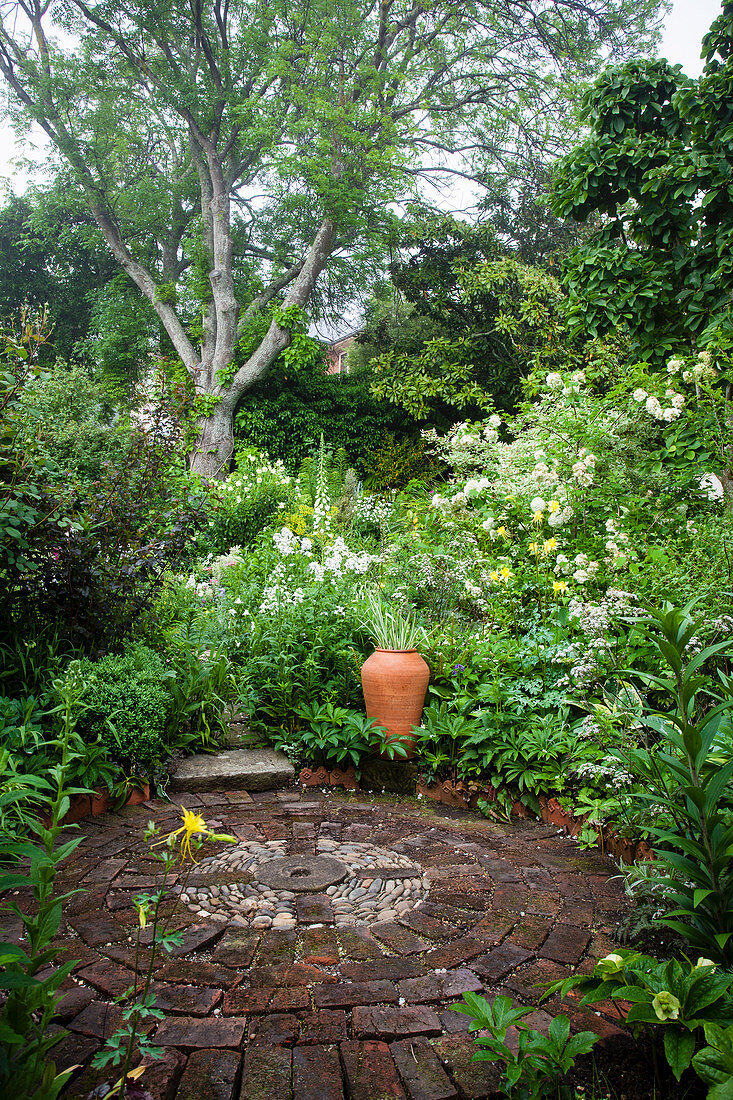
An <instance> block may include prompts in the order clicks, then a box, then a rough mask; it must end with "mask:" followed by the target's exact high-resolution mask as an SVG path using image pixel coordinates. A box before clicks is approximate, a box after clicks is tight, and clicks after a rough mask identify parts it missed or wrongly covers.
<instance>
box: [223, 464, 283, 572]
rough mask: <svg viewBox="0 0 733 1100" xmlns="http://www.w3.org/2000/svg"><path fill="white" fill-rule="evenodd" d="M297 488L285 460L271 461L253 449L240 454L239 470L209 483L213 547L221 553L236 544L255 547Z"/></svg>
mask: <svg viewBox="0 0 733 1100" xmlns="http://www.w3.org/2000/svg"><path fill="white" fill-rule="evenodd" d="M294 491H295V487H294V483H293V479H292V478H291V477H290V475H289V474H288V473H287V471H286V469H285V467H284V465H283V463H282V462H280V461H276V462H271V461H270V460H269V459H268V458H267V457H265V456H264V455H261V454H260V453H259V452H257V451H253V450H251V449H250V450H247V451H244V452H242V453H240V454H239V456H238V460H237V469H236V470H235V471H234V472H233V473H231V474H230V475H229V476H228V477H227V478H226V479H225V480H224V481H221V482H216V483H213V484H210V485H209V486H208V492H209V495H210V497H211V498H212V499H213V510H212V516H211V519H210V521H209V528H208V531H207V536H208V540H209V542H210V544H211V546H212V547H213V548H214V550H216V551H217V552H218V553H220V554H222V553H225V552H226V550H227V548H228V547H230V546H232V545H238V546H251V545H252V544H253V543H254V542H255V540H256V539H257V537H258V535H259V534H260V532H261V531H262V530H263V529H264V528H265V527H267V526H269V525H270V524H272V523H274V522H276V520H277V517H278V515H279V514H280V513H282V512H284V511H285V509H286V507H287V505H288V502H289V501H290V500H291V499H292V498H293V496H294Z"/></svg>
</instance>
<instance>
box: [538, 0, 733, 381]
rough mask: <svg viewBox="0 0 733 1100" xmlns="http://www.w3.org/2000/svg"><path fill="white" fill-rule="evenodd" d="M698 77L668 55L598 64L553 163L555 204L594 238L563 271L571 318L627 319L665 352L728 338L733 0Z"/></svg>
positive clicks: (656, 350)
mask: <svg viewBox="0 0 733 1100" xmlns="http://www.w3.org/2000/svg"><path fill="white" fill-rule="evenodd" d="M703 55H704V57H705V62H706V63H705V68H704V71H703V74H702V76H701V77H700V78H699V80H692V79H690V78H688V77H686V76H685V75H684V73H683V72H682V70H681V68H680V66H678V65H676V66H671V65H670V64H669V63H668V62H666V61H635V62H629V63H628V64H626V65H624V66H620V67H612V68H610V69H608V70H607V71H606V72H604V73H603V74H602V76H601V77H600V78H599V80H598V81H597V82H596V84H595V85H594V87H593V88H592V89H591V91H590V92H589V94H588V96H587V99H586V102H585V118H586V121H587V123H588V126H589V134H588V137H587V139H586V140H585V141H584V142H583V143H582V144H581V145H580V146H578V147H577V148H576V149H574V150H573V151H572V152H571V153H570V154H568V156H567V157H565V158H564V160H563V162H562V163H561V165H560V166H559V170H558V172H557V176H556V185H555V195H554V199H553V205H554V209H555V211H556V213H557V214H559V215H562V216H564V217H571V218H574V219H577V220H580V221H584V220H585V219H586V218H588V217H589V215H591V214H593V213H597V214H599V215H601V219H602V221H601V225H600V227H599V229H598V231H597V232H596V233H595V235H594V236H593V238H592V239H591V240H589V241H587V242H586V243H584V244H582V245H581V246H579V247H578V248H577V250H576V251H575V252H574V253H573V255H572V256H571V258H570V260H569V263H568V265H567V270H566V286H567V289H568V291H569V294H570V317H571V321H574V323H575V326H576V327H577V328H578V329H580V328H582V329H583V330H584V331H586V332H588V333H590V334H591V335H594V336H595V335H602V334H604V333H606V332H609V331H612V330H613V329H616V328H618V327H619V326H624V327H626V328H628V330H629V332H630V335H631V337H632V344H631V350H632V351H633V352H635V354H637V355H638V356H640V357H641V358H643V359H648V360H650V361H663V360H664V359H665V358H666V357H668V356H669V355H670V353H673V354H677V353H680V352H681V353H682V354H685V353H686V352H687V351H688V350H689V349H690V348H691V347H692V346H694V345H700V346H705V345H707V344H709V343H711V342H714V343H717V344H718V345H723V346H725V347H730V346H733V313H732V311H731V303H732V302H733V2H731V0H726V3H724V5H723V12H722V14H721V15H720V17H719V18H718V19H717V20H716V21H715V22H714V23H713V25H712V27H711V29H710V31H709V33H708V34H707V35H706V37H705V39H704V41H703Z"/></svg>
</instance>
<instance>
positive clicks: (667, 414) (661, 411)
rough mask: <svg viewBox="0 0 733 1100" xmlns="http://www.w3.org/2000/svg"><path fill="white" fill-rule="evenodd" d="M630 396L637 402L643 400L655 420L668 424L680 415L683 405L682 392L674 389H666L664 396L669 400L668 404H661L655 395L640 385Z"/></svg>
mask: <svg viewBox="0 0 733 1100" xmlns="http://www.w3.org/2000/svg"><path fill="white" fill-rule="evenodd" d="M631 396H632V397H633V399H634V401H638V402H639V404H641V403H642V401H643V402H644V408H645V409H646V411H647V412H648V413H649V415H650V416H653V417H654V419H655V420H664V421H666V422H667V423H668V424H669V423H671V422H672V421H673V420H678V419H679V417H680V416H682V409H683V408H684V405H685V398H684V394H681V393H676V392H675V391H674V390H666V392H665V397H666V398H667V399H668V400H669V404H668V405H666V406H664V405H662V403H661V401H660V400H659V398H658V397H655V396H654V394H649V393H647V391H646V390H643V389H641V387H640V388H639V389H636V390H634V392H633V394H632V395H631Z"/></svg>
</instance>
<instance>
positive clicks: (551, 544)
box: [542, 535, 558, 554]
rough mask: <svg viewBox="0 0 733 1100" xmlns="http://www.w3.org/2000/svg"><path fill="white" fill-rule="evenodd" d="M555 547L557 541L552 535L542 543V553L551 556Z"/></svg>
mask: <svg viewBox="0 0 733 1100" xmlns="http://www.w3.org/2000/svg"><path fill="white" fill-rule="evenodd" d="M557 545H558V543H557V539H556V538H555V537H554V535H553V537H552V538H550V539H545V541H544V542H543V543H542V553H543V554H552V552H553V551H554V550H557Z"/></svg>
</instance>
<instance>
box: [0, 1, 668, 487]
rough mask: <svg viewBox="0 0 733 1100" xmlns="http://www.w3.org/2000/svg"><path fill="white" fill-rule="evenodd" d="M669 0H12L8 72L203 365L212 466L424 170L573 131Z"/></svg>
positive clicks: (202, 437)
mask: <svg viewBox="0 0 733 1100" xmlns="http://www.w3.org/2000/svg"><path fill="white" fill-rule="evenodd" d="M658 8H659V0H471V2H463V0H213V2H212V0H126V2H125V3H124V4H120V3H119V2H118V0H0V13H1V16H2V22H1V24H0V28H1V29H0V72H2V75H3V76H4V78H5V81H6V84H7V87H8V89H9V91H10V93H11V95H10V97H9V98H10V104H11V107H10V110H11V113H12V114H13V116H14V119H15V122H16V125H17V126H18V127H19V128H20V129H21V130H22V129H23V127H26V128H27V126H28V123H29V121H34V122H35V123H36V124H38V125H40V126H41V127H42V128H43V130H44V131H45V133H46V135H47V136H48V138H49V139H50V142H51V146H52V148H53V149H54V150H55V152H56V155H57V167H58V170H59V171H62V172H66V173H67V174H68V179H69V186H74V187H78V188H81V189H82V191H83V193H84V196H85V199H86V202H87V203H88V205H89V208H90V210H91V212H92V214H93V216H94V218H95V220H96V222H97V224H98V226H99V229H100V231H101V233H102V235H103V237H104V240H105V241H106V243H107V246H108V247H109V249H110V250H111V252H112V254H113V255H114V257H115V259H116V260H117V261H118V263H119V264H120V265H121V267H122V268H123V269H124V271H125V272H126V273H127V275H128V276H129V277H130V279H132V281H133V282H134V283H135V285H136V286H137V287H138V289H139V291H140V292H141V294H143V295H144V296H145V297H146V298H147V299H148V300H149V301H150V302H151V303H152V305H153V307H154V309H155V311H156V313H157V315H158V317H159V319H160V322H161V324H162V325H163V327H164V328H165V331H166V332H167V334H168V336H169V338H170V340H171V342H172V344H173V347H174V348H175V351H176V354H177V355H178V356H179V357H180V359H181V360H182V362H183V363H184V365H185V367H186V369H187V370H188V371H189V373H190V375H191V377H192V378H193V380H194V383H195V387H196V392H197V394H198V396H199V416H200V420H199V428H200V434H199V438H198V442H197V445H196V447H195V450H194V452H193V454H192V458H191V461H192V466H193V467H194V468H195V469H197V470H199V471H200V472H201V473H203V474H205V475H207V476H215V475H216V474H217V473H219V472H221V471H222V470H225V469H226V467H227V464H228V460H229V456H230V453H231V450H232V426H233V417H234V413H235V410H236V406H237V403H238V402H239V401H240V399H241V397H242V395H243V394H244V393H245V392H246V391H247V390H248V389H249V388H250V387H251V386H252V385H253V384H254V383H255V382H256V381H258V380H259V379H260V378H261V377H262V376H263V375H264V374H265V373H266V372H267V371H268V369H269V368H270V367H271V366H272V364H273V363H274V362H275V360H276V359H277V357H278V356H279V355H280V354H281V353H282V352H283V350H284V349H285V348H286V347H287V346H288V344H289V342H290V339H291V329H292V328H293V326H295V325H296V323H299V324H302V317H301V315H300V312H301V311H302V310H303V309H304V308H305V307H306V305H307V304H308V303H312V302H313V300H314V297H315V296H317V293H318V290H317V288H318V284H319V280H320V281H321V286H323V284H324V281H325V283H326V284H327V285H328V281H329V276H328V271H329V269H330V270H332V271H335V272H336V273H337V275H338V276H339V277H341V275H342V274H343V273H344V272H345V270H346V269H345V266H344V265H345V264H346V263H347V262H351V263H352V264H353V263H354V262H358V261H364V260H365V259H366V258H367V256H368V255H369V250H370V248H372V249H373V248H374V243H375V241H377V240H378V239H379V234H380V230H381V227H382V226H383V225H384V224H385V223H386V222H387V221H389V219H390V217H394V211H395V205H394V204H395V203H399V202H404V201H405V200H406V199H409V198H410V197H414V196H415V195H416V194H417V193H418V190H419V188H420V181H428V183H429V184H430V183H431V184H432V185H433V186H434V187H435V188H439V187H440V186H441V184H442V183H444V182H445V180H446V179H447V178H448V177H449V176H450V175H453V176H454V177H456V176H458V177H460V176H465V177H468V179H475V178H477V177H479V176H481V175H482V174H483V175H484V177H485V176H486V170H487V166H490V167H491V169H492V171H494V172H495V171H496V167H497V165H498V166H501V165H505V164H507V163H509V162H510V161H516V159H517V158H520V159H521V157H522V155H523V150H527V149H529V148H530V147H531V148H532V149H533V150H535V151H536V150H538V149H539V150H542V149H545V150H549V149H556V148H557V147H558V144H559V143H560V142H561V141H562V134H563V132H566V133H567V132H568V131H571V130H572V128H573V95H572V91H570V90H569V89H573V88H575V87H577V86H578V84H579V83H580V82H582V81H583V80H584V79H586V78H587V77H588V76H589V75H590V74H591V73H592V71H593V69H594V68H595V67H596V66H597V64H598V63H599V60H600V59H601V58H604V59H606V58H609V57H612V58H616V59H620V58H623V57H625V56H628V55H629V54H630V53H638V52H639V51H643V49H644V48H645V46H646V45H648V44H649V43H650V39H651V38H653V34H654V23H655V18H656V13H657V10H658ZM424 195H425V192H424V191H423V197H424ZM324 272H326V275H325V277H324ZM331 285H332V286H333V285H334V279H333V276H331ZM264 322H266V323H264ZM253 333H256V334H257V338H256V339H253ZM242 348H246V354H242V350H241V349H242Z"/></svg>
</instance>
